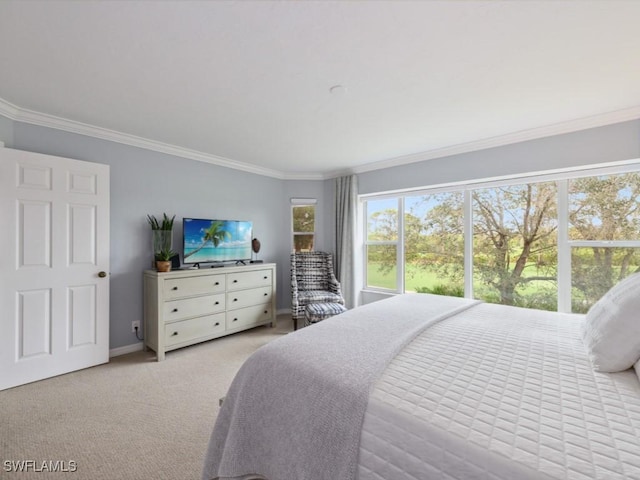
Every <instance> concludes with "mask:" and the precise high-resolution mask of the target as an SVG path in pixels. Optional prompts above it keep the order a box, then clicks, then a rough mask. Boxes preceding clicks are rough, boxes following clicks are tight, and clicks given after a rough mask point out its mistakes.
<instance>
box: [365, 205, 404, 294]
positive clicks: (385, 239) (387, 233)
mask: <svg viewBox="0 0 640 480" xmlns="http://www.w3.org/2000/svg"><path fill="white" fill-rule="evenodd" d="M398 202H399V200H398V199H395V198H392V199H381V200H371V201H370V202H367V205H366V217H367V236H366V242H365V243H366V250H367V251H366V254H365V258H366V264H367V276H366V278H367V286H370V287H376V288H384V289H393V290H395V289H396V284H397V275H398V269H397V265H398Z"/></svg>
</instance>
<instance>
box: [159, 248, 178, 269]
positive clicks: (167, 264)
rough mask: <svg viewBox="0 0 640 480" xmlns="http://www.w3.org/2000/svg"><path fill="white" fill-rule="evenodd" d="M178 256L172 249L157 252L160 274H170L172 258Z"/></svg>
mask: <svg viewBox="0 0 640 480" xmlns="http://www.w3.org/2000/svg"><path fill="white" fill-rule="evenodd" d="M175 255H176V252H174V251H173V250H171V249H168V250H160V251H159V252H156V254H155V258H156V270H158V271H159V272H170V271H171V258H172V257H174V256H175Z"/></svg>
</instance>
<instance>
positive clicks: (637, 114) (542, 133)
mask: <svg viewBox="0 0 640 480" xmlns="http://www.w3.org/2000/svg"><path fill="white" fill-rule="evenodd" d="M638 118H640V106H636V107H632V108H626V109H624V110H616V111H613V112H608V113H604V114H600V115H593V116H590V117H584V118H579V119H576V120H570V121H567V122H562V123H556V124H553V125H547V126H544V127H538V128H532V129H529V130H522V131H519V132H514V133H509V134H507V135H500V136H497V137H491V138H485V139H482V140H476V141H473V142H467V143H461V144H458V145H453V146H450V147H444V148H438V149H434V150H429V151H426V152H422V153H414V154H411V155H404V156H401V157H396V158H392V159H389V160H381V161H379V162H372V163H367V164H366V165H361V166H359V167H355V168H353V169H351V170H349V171H343V172H341V173H339V172H333V174H332V175H333V176H339V175H348V174H350V173H356V174H357V173H364V172H370V171H373V170H381V169H383V168H390V167H397V166H401V165H407V164H410V163H416V162H423V161H425V160H434V159H436V158H442V157H449V156H451V155H459V154H462V153H469V152H474V151H477V150H485V149H487V148H495V147H502V146H505V145H511V144H513V143H520V142H526V141H529V140H537V139H539V138H544V137H552V136H554V135H563V134H566V133H573V132H578V131H580V130H587V129H589V128H596V127H604V126H606V125H612V124H615V123H621V122H627V121H630V120H637V119H638Z"/></svg>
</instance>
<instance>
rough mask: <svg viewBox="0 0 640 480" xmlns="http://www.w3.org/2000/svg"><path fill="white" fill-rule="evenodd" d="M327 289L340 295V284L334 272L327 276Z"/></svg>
mask: <svg viewBox="0 0 640 480" xmlns="http://www.w3.org/2000/svg"><path fill="white" fill-rule="evenodd" d="M329 291H330V292H333V293H337V294H338V295H340V296H342V286H341V285H340V282H339V281H338V279H337V278H336V276H335V275H334V274H331V278H329Z"/></svg>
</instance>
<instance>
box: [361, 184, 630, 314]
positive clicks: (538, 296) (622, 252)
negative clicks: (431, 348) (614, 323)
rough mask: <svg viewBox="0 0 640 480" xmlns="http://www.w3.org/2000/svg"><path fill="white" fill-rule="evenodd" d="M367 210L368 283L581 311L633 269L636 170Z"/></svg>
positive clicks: (428, 196)
mask: <svg viewBox="0 0 640 480" xmlns="http://www.w3.org/2000/svg"><path fill="white" fill-rule="evenodd" d="M560 192H561V193H560ZM559 195H562V196H563V198H562V201H560V200H559ZM365 211H366V218H367V232H366V242H365V244H366V245H365V248H366V251H365V254H366V279H367V287H370V288H374V289H375V288H378V289H386V290H391V291H397V292H419V293H420V292H424V293H440V294H445V295H455V296H464V295H465V293H466V295H467V296H471V292H472V293H473V297H475V298H478V299H482V300H484V301H487V302H492V303H500V304H504V305H515V306H521V307H527V308H537V309H544V310H558V308H559V303H560V302H559V299H560V298H562V303H561V305H562V307H561V308H562V311H569V310H570V311H573V312H576V313H584V312H586V311H588V309H589V308H590V307H591V306H592V305H593V304H594V303H595V302H596V301H597V300H598V299H600V298H601V297H602V295H603V294H604V293H605V292H606V291H608V290H609V289H610V288H611V287H612V286H613V285H615V284H616V283H617V282H619V281H620V280H622V279H623V278H625V277H626V276H628V275H631V274H632V273H635V272H640V172H630V173H614V174H607V175H599V176H590V177H582V178H573V179H558V178H557V177H556V178H555V179H554V180H553V181H540V182H531V183H523V184H519V185H510V184H509V185H498V186H491V187H486V188H468V189H466V191H464V190H460V191H450V192H438V193H423V194H420V195H417V194H413V195H406V196H399V197H395V198H379V199H375V198H373V199H369V200H367V201H366V202H365ZM465 218H468V221H465ZM560 227H562V228H560ZM466 237H468V238H469V239H470V240H467V247H466V248H468V249H469V251H468V252H466V251H465V238H466ZM469 253H471V255H470V256H469V258H466V257H465V254H467V255H468V254H469ZM561 272H562V273H561ZM465 275H470V276H471V277H472V278H470V279H466V280H467V281H466V285H467V287H468V288H469V289H470V291H467V292H465Z"/></svg>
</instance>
